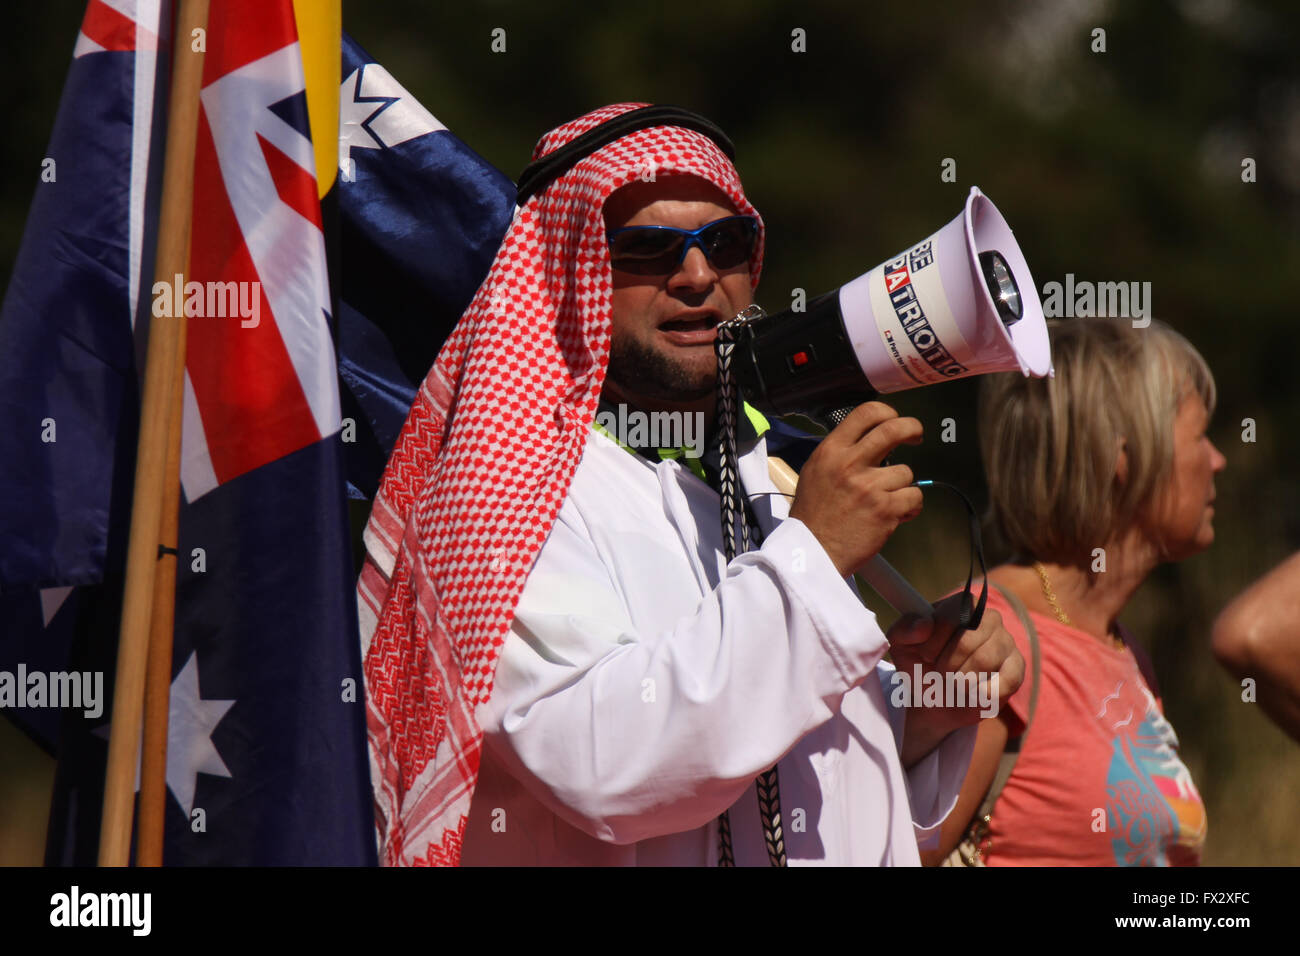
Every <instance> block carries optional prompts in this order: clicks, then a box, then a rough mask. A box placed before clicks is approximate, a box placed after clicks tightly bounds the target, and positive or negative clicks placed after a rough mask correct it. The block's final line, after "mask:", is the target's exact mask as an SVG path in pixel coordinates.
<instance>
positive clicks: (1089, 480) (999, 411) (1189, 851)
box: [927, 319, 1225, 866]
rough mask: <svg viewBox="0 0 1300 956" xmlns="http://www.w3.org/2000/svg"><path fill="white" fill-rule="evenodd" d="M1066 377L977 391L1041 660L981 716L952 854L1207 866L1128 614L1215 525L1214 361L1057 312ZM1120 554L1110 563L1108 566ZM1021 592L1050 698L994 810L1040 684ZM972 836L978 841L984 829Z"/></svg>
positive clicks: (948, 840)
mask: <svg viewBox="0 0 1300 956" xmlns="http://www.w3.org/2000/svg"><path fill="white" fill-rule="evenodd" d="M1051 339H1052V355H1053V360H1054V363H1055V366H1056V376H1055V378H1053V379H1027V378H1023V377H1021V376H1019V375H998V376H990V377H988V378H987V379H985V382H984V384H983V385H982V386H981V394H980V410H979V430H980V452H981V455H982V457H983V460H984V467H985V470H986V472H987V475H988V483H989V497H990V501H991V510H992V518H993V523H994V525H995V530H996V531H997V532H999V533H1000V534H1001V536H1002V538H1003V539H1004V542H1005V543H1006V544H1007V545H1008V546H1009V547H1010V549H1011V552H1012V554H1013V559H1012V560H1011V562H1009V563H1007V564H1004V565H1002V566H1000V567H997V568H995V569H994V570H993V571H991V572H990V573H989V580H990V582H992V583H993V584H995V585H997V586H999V587H1000V588H1001V589H1003V590H1004V591H1005V592H1007V593H1008V594H1010V595H1011V596H1012V598H1013V599H1014V600H1012V601H1008V600H1007V599H1006V598H1005V597H1004V595H1003V594H1002V593H1001V592H999V591H998V590H996V589H993V588H990V590H989V604H990V605H991V606H992V607H994V608H996V609H997V610H998V611H999V612H1000V613H1001V615H1002V620H1003V623H1004V624H1005V626H1006V627H1007V629H1008V630H1009V631H1010V632H1011V633H1012V635H1013V637H1014V638H1015V640H1016V644H1017V646H1018V647H1019V649H1020V652H1021V653H1022V654H1023V655H1024V657H1025V661H1026V671H1027V674H1026V678H1025V682H1024V684H1023V685H1022V687H1021V688H1020V690H1019V691H1018V692H1017V693H1016V694H1015V695H1014V696H1013V697H1012V698H1011V700H1010V701H1009V705H1008V706H1007V707H1006V708H1004V709H1003V711H1002V713H1001V714H1000V715H999V717H998V718H997V719H993V720H985V721H982V722H981V724H980V729H979V736H978V738H977V743H976V747H975V753H974V756H973V757H972V760H971V766H970V770H969V772H968V775H967V778H966V783H965V785H964V787H963V789H962V792H961V796H960V798H959V800H958V804H957V807H956V809H955V810H954V812H953V813H952V814H951V815H950V816H949V818H948V821H947V822H946V823H945V825H944V827H943V830H942V833H941V850H942V852H940V853H938V854H930V855H929V856H928V858H927V862H937V861H938V860H940V859H942V858H943V857H944V856H946V855H947V854H948V853H949V852H950V851H951V850H952V849H953V848H954V847H956V846H957V845H958V843H959V842H960V841H962V840H963V838H964V837H965V838H967V842H966V843H965V844H964V846H965V848H967V849H969V848H970V846H971V845H972V843H974V844H975V845H977V846H978V847H979V851H980V856H981V858H982V861H983V863H985V864H986V865H990V866H993V865H1040V864H1041V865H1048V864H1056V865H1059V864H1078V865H1096V866H1102V865H1117V866H1142V865H1152V866H1159V865H1180V864H1195V863H1197V862H1198V861H1199V858H1200V851H1201V847H1202V845H1203V843H1204V840H1205V832H1206V819H1205V808H1204V805H1203V803H1202V802H1201V798H1200V795H1199V794H1198V793H1197V790H1196V786H1195V784H1194V783H1193V782H1192V779H1191V775H1190V774H1189V773H1188V771H1187V768H1186V767H1185V766H1184V765H1183V762H1182V761H1181V760H1180V759H1179V755H1178V738H1177V736H1176V735H1175V734H1174V730H1173V728H1172V727H1171V726H1170V725H1169V722H1168V721H1167V720H1166V719H1165V717H1164V714H1163V708H1162V706H1161V702H1160V696H1159V691H1158V690H1157V688H1156V686H1155V682H1154V678H1153V677H1152V672H1151V668H1150V666H1149V662H1147V660H1146V658H1145V655H1144V654H1143V652H1142V650H1141V649H1140V648H1139V646H1138V645H1137V644H1136V643H1135V642H1134V640H1133V639H1132V636H1131V635H1130V634H1129V633H1128V632H1127V631H1126V630H1125V629H1124V628H1123V627H1122V626H1121V625H1120V623H1119V617H1120V615H1121V614H1122V612H1123V610H1124V606H1125V605H1126V604H1127V603H1128V601H1129V599H1130V598H1131V597H1132V595H1133V593H1134V592H1135V591H1136V590H1137V589H1138V587H1140V586H1141V584H1142V582H1143V580H1145V578H1146V576H1147V575H1148V574H1150V573H1151V571H1152V569H1154V568H1155V567H1156V565H1158V564H1160V563H1162V562H1166V561H1179V560H1182V559H1183V558H1186V557H1188V556H1190V555H1193V554H1196V553H1198V552H1200V551H1203V550H1205V549H1206V548H1208V547H1209V546H1210V543H1211V542H1212V541H1213V540H1214V526H1213V518H1214V508H1213V501H1214V494H1215V492H1214V476H1215V475H1216V474H1217V473H1218V472H1219V471H1221V470H1222V469H1223V467H1224V465H1225V460H1224V458H1223V456H1222V455H1221V454H1220V453H1219V451H1218V450H1217V449H1216V448H1215V447H1214V445H1213V444H1212V443H1211V442H1210V440H1209V438H1208V437H1206V424H1207V422H1208V421H1209V418H1210V415H1211V414H1212V413H1213V410H1214V404H1215V386H1214V379H1213V377H1212V376H1211V374H1210V370H1209V368H1208V367H1207V366H1206V364H1205V360H1204V359H1203V358H1202V357H1201V356H1200V354H1199V353H1197V351H1196V350H1195V349H1194V348H1193V347H1192V346H1191V345H1190V344H1189V343H1188V342H1187V340H1186V339H1184V338H1183V337H1182V336H1181V335H1179V334H1178V333H1176V332H1174V331H1173V330H1172V329H1170V328H1169V327H1167V326H1165V325H1162V324H1160V323H1158V322H1153V323H1152V324H1151V325H1150V326H1149V327H1147V328H1143V329H1135V328H1133V327H1132V326H1131V325H1130V324H1129V323H1127V322H1119V321H1116V320H1112V319H1072V320H1068V321H1064V322H1058V323H1052V324H1051ZM1103 568H1104V570H1103ZM1016 603H1019V604H1021V605H1023V610H1024V611H1025V612H1026V613H1027V619H1028V621H1029V622H1030V623H1031V624H1032V626H1033V629H1034V631H1035V632H1036V636H1037V644H1038V655H1039V661H1038V681H1037V686H1038V694H1037V699H1036V706H1035V708H1034V712H1033V717H1032V722H1031V723H1030V728H1029V731H1028V733H1026V734H1025V735H1024V739H1023V741H1022V742H1021V744H1022V745H1021V747H1020V751H1019V754H1018V756H1017V757H1016V759H1015V762H1014V765H1013V769H1012V771H1011V775H1010V777H1009V778H1008V779H1007V780H1006V783H1005V785H1004V786H1003V787H1002V789H1001V791H1000V793H999V794H998V795H997V799H996V802H995V803H994V805H993V808H992V812H991V815H990V816H989V817H988V818H987V819H983V818H981V819H979V820H974V821H973V822H974V823H975V826H974V827H973V828H972V827H970V824H971V823H972V818H974V817H975V816H976V812H977V810H978V809H980V808H981V804H983V802H984V798H985V795H986V794H987V793H988V792H989V789H990V785H991V784H992V783H993V781H994V777H995V775H996V773H997V770H998V765H999V762H1000V760H1001V758H1002V755H1003V753H1004V751H1006V750H1007V749H1008V746H1007V745H1008V741H1010V742H1011V744H1012V746H1011V750H1012V751H1014V750H1015V745H1016V740H1017V738H1018V737H1019V736H1020V734H1021V733H1022V731H1023V730H1024V727H1025V722H1026V720H1027V718H1028V717H1029V711H1030V702H1031V700H1033V699H1034V695H1033V691H1034V683H1035V682H1034V679H1033V674H1032V667H1031V666H1030V661H1031V659H1032V657H1031V655H1032V653H1033V652H1032V649H1031V647H1030V642H1029V639H1028V634H1027V629H1026V628H1025V627H1024V625H1023V624H1022V623H1021V620H1022V618H1021V617H1020V615H1019V614H1018V613H1017V608H1016V607H1015V604H1016ZM972 838H973V839H972Z"/></svg>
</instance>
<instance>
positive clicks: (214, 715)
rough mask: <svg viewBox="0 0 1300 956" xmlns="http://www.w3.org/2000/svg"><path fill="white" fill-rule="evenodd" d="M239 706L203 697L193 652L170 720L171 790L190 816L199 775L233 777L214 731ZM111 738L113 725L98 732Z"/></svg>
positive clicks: (174, 692)
mask: <svg viewBox="0 0 1300 956" xmlns="http://www.w3.org/2000/svg"><path fill="white" fill-rule="evenodd" d="M234 705H235V702H234V701H233V700H205V699H204V698H203V697H202V696H201V695H200V694H199V660H198V655H196V654H194V653H191V654H190V659H189V660H187V661H186V662H185V666H184V667H182V668H181V672H180V673H179V674H177V675H176V678H175V680H173V681H172V688H171V706H170V713H169V714H168V717H167V789H168V790H170V791H171V792H172V796H174V797H175V798H176V802H177V803H179V804H180V805H181V807H183V808H184V810H185V815H186V816H189V815H190V812H191V811H192V810H193V809H194V790H195V788H196V787H197V785H198V774H201V773H210V774H212V775H213V776H216V777H229V776H231V773H230V770H229V769H228V768H227V767H226V764H225V761H223V760H222V759H221V754H219V753H217V748H216V747H215V746H214V745H213V743H212V731H214V730H215V729H216V727H217V724H219V723H221V718H222V717H224V716H225V715H226V711H228V710H229V709H230V708H231V707H233V706H234ZM94 733H95V734H96V736H99V737H104V738H107V737H108V735H109V725H108V724H104V725H103V726H102V727H99V728H96V730H95V731H94ZM135 789H136V792H137V793H139V791H140V761H139V755H137V760H136V765H135Z"/></svg>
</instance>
